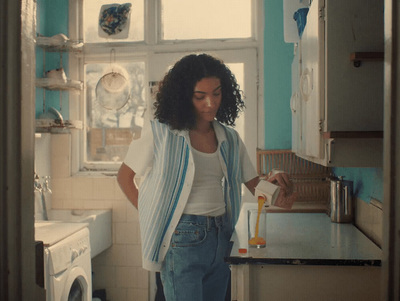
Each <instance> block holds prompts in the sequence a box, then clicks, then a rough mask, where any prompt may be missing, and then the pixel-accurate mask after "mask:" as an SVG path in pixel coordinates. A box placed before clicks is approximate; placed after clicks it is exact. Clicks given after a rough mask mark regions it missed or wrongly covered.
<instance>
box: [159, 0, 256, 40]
mask: <svg viewBox="0 0 400 301" xmlns="http://www.w3.org/2000/svg"><path fill="white" fill-rule="evenodd" d="M251 3H252V1H250V0H217V1H216V0H201V1H199V0H161V5H162V10H161V23H162V30H161V31H162V37H161V38H162V39H163V40H177V39H178V40H181V39H182V40H183V39H218V38H249V37H251V36H252V32H251Z"/></svg>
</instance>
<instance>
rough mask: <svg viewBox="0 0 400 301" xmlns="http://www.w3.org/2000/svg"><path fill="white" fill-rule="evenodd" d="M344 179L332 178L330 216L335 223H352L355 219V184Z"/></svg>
mask: <svg viewBox="0 0 400 301" xmlns="http://www.w3.org/2000/svg"><path fill="white" fill-rule="evenodd" d="M343 178H344V177H342V176H340V177H337V178H336V177H333V178H331V200H330V216H331V221H332V222H335V223H351V222H353V218H354V208H353V198H352V195H353V182H352V181H345V180H343Z"/></svg>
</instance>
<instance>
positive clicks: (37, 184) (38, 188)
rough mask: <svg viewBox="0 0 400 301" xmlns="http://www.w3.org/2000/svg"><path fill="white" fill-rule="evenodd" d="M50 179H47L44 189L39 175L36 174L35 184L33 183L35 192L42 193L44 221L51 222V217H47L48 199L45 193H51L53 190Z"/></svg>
mask: <svg viewBox="0 0 400 301" xmlns="http://www.w3.org/2000/svg"><path fill="white" fill-rule="evenodd" d="M48 178H50V177H45V183H44V187H43V186H42V184H40V177H39V175H38V174H37V173H36V172H35V175H34V182H33V183H34V189H35V191H38V192H39V193H40V197H41V205H42V210H43V219H44V220H45V221H47V220H49V217H48V215H47V208H46V198H45V196H44V193H45V192H50V193H51V190H50V188H49V180H48Z"/></svg>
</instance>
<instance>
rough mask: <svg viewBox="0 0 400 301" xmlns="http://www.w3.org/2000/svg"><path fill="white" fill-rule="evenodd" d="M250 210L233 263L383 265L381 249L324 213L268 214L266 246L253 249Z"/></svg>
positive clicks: (231, 258)
mask: <svg viewBox="0 0 400 301" xmlns="http://www.w3.org/2000/svg"><path fill="white" fill-rule="evenodd" d="M247 205H248V204H247ZM249 206H251V205H249ZM247 210H248V207H246V205H245V206H244V208H243V209H242V212H241V216H240V217H239V221H238V224H237V226H236V231H235V232H234V234H233V236H232V243H233V245H232V250H231V253H230V256H229V257H227V258H226V261H227V262H228V263H230V264H291V265H344V266H381V259H382V251H381V249H380V248H379V247H378V246H376V245H375V244H374V243H373V242H372V241H371V240H370V239H368V238H367V237H366V236H365V235H364V234H363V233H362V232H361V231H359V230H358V229H357V228H356V227H355V226H354V225H353V224H339V223H332V222H331V220H330V217H329V216H328V215H326V214H325V213H267V237H266V241H267V245H266V247H265V248H260V249H257V248H250V247H249V246H248V243H247V221H246V214H245V213H246V212H247ZM243 212H244V214H243ZM239 248H245V249H247V253H246V254H240V253H239Z"/></svg>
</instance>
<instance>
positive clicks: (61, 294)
mask: <svg viewBox="0 0 400 301" xmlns="http://www.w3.org/2000/svg"><path fill="white" fill-rule="evenodd" d="M46 228H47V229H46ZM46 228H43V230H46V231H45V232H46V233H42V235H40V233H39V234H37V233H35V238H36V240H41V241H43V244H44V282H45V290H46V301H91V300H92V266H91V256H90V239H89V230H88V228H87V224H79V223H54V224H53V225H52V226H51V229H49V227H46ZM39 230H41V229H39ZM36 232H38V231H36Z"/></svg>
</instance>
